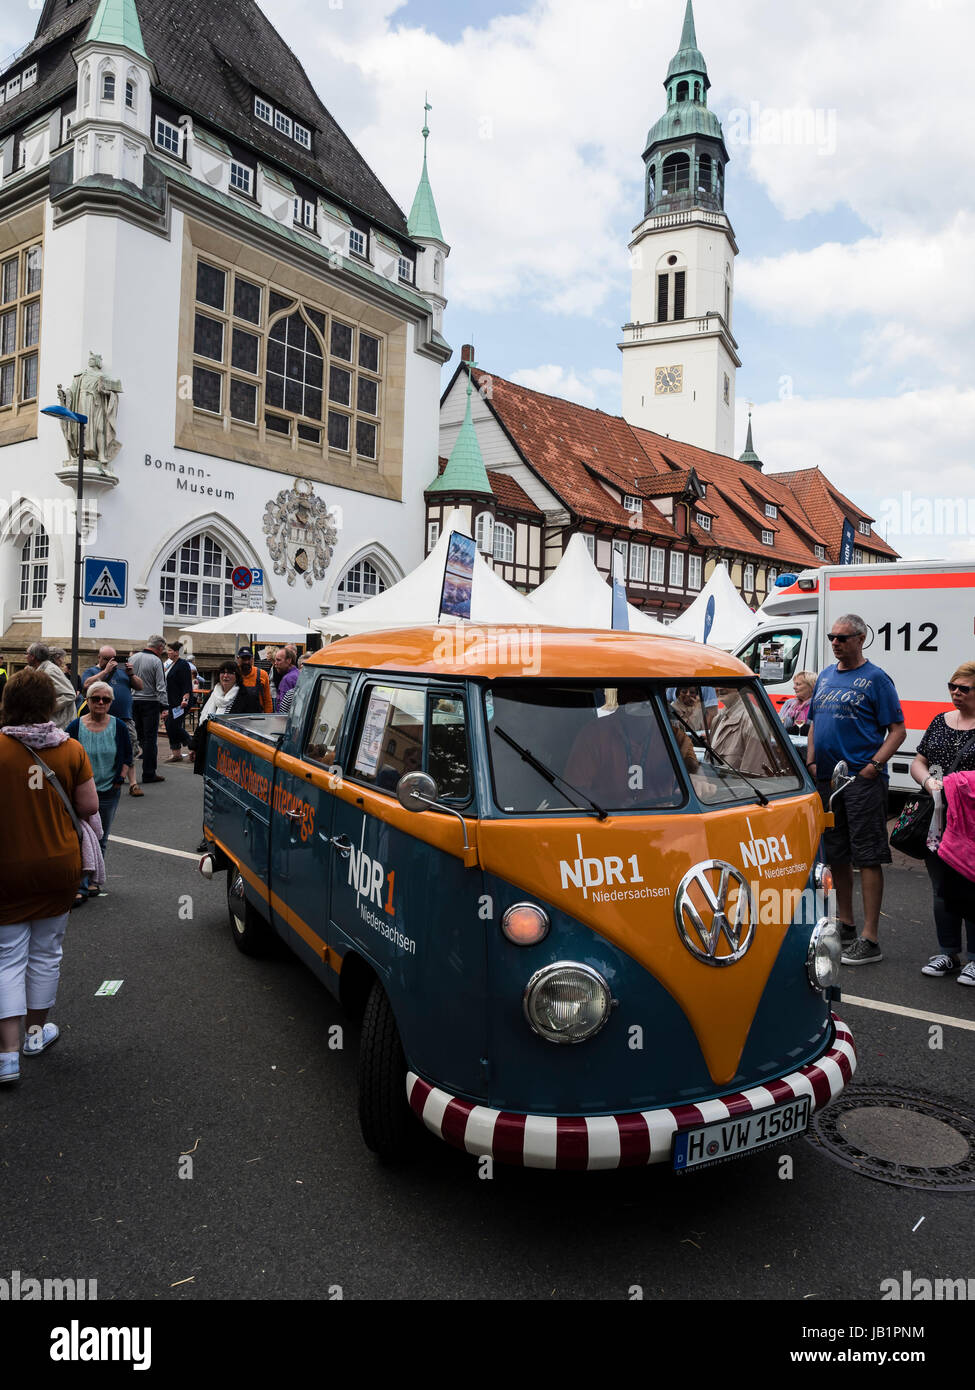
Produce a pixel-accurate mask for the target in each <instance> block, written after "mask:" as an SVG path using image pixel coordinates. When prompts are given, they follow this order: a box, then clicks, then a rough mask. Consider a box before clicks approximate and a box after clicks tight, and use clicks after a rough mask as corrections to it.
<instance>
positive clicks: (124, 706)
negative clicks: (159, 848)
mask: <svg viewBox="0 0 975 1390" xmlns="http://www.w3.org/2000/svg"><path fill="white" fill-rule="evenodd" d="M95 681H107V682H108V684H109V685H110V686H111V687H112V690H113V691H114V692H115V699H114V700H113V701H112V704H111V708H110V709H109V711H108V712H109V714H113V715H114V716H115V718H116V719H119V720H121V721H122V723H123V724H124V725H125V727H126V728H127V729H128V731H129V738H130V739H131V740H132V761H131V763H130V764H129V795H130V796H145V792H144V791H143V790H142V788H141V787H140V786H139V783H138V778H137V776H136V764H135V759H136V754H137V753H138V752H139V740H138V737H137V735H136V728H135V720H134V719H133V717H132V692H133V690H141V689H142V681H141V680H140V679H139V677H138V676H137V675H136V674H135V671H134V670H133V669H132V664H131V662H129V661H126V662H123V663H121V664H120V663H119V662H118V661H117V660H116V656H115V648H114V647H101V648H100V649H99V652H98V665H97V666H89V667H88V670H87V671H83V672H82V675H81V688H82V690H87V689H88V687H89V686H90V685H92V684H94V682H95Z"/></svg>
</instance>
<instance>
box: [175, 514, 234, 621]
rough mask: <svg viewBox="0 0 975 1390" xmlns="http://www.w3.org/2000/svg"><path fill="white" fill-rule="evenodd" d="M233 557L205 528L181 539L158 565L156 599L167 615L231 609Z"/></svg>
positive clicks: (203, 614)
mask: <svg viewBox="0 0 975 1390" xmlns="http://www.w3.org/2000/svg"><path fill="white" fill-rule="evenodd" d="M234 568H235V561H234V559H233V557H232V556H230V555H228V554H227V552H226V551H225V550H224V548H223V546H222V545H221V544H220V542H219V541H217V540H215V539H214V538H213V536H210V535H208V534H207V532H205V531H201V532H200V533H199V534H198V535H195V536H191V537H190V538H189V539H188V540H185V541H184V542H183V544H182V545H180V546H179V547H178V548H177V549H176V550H174V551H173V553H172V554H171V555H170V557H169V559H168V560H167V561H166V563H165V564H164V565H163V567H162V572H161V574H160V578H159V599H160V602H161V603H162V608H163V613H164V614H165V615H166V617H167V618H173V617H179V618H221V617H223V616H224V615H225V614H227V613H230V612H231V611H232V609H233V594H234V586H233V584H232V583H231V580H230V576H231V575H232V574H233V572H234Z"/></svg>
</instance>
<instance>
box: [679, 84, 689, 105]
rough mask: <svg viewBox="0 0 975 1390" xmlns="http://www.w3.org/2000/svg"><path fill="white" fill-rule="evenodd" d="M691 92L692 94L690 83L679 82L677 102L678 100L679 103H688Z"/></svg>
mask: <svg viewBox="0 0 975 1390" xmlns="http://www.w3.org/2000/svg"><path fill="white" fill-rule="evenodd" d="M689 92H690V87H689V85H688V83H686V82H678V84H677V100H678V101H686V100H687V97H688V93H689Z"/></svg>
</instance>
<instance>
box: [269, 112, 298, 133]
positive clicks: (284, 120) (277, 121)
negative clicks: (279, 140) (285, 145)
mask: <svg viewBox="0 0 975 1390" xmlns="http://www.w3.org/2000/svg"><path fill="white" fill-rule="evenodd" d="M274 129H275V130H279V131H280V132H281V134H282V135H287V136H288V138H289V140H290V138H291V135H292V132H293V130H294V123H293V121H292V119H291V117H290V116H286V115H285V114H284V112H283V111H275V113H274Z"/></svg>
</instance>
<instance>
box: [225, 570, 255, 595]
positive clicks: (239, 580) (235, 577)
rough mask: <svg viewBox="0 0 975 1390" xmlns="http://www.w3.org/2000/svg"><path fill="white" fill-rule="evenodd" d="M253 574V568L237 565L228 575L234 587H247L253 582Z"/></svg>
mask: <svg viewBox="0 0 975 1390" xmlns="http://www.w3.org/2000/svg"><path fill="white" fill-rule="evenodd" d="M253 576H254V572H253V570H249V569H248V568H247V566H246V565H238V566H237V568H236V569H235V570H234V572H233V574H232V575H231V576H230V582H231V584H232V585H233V586H234V588H235V589H249V588H250V586H251V585H252V584H253V583H254V577H253Z"/></svg>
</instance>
